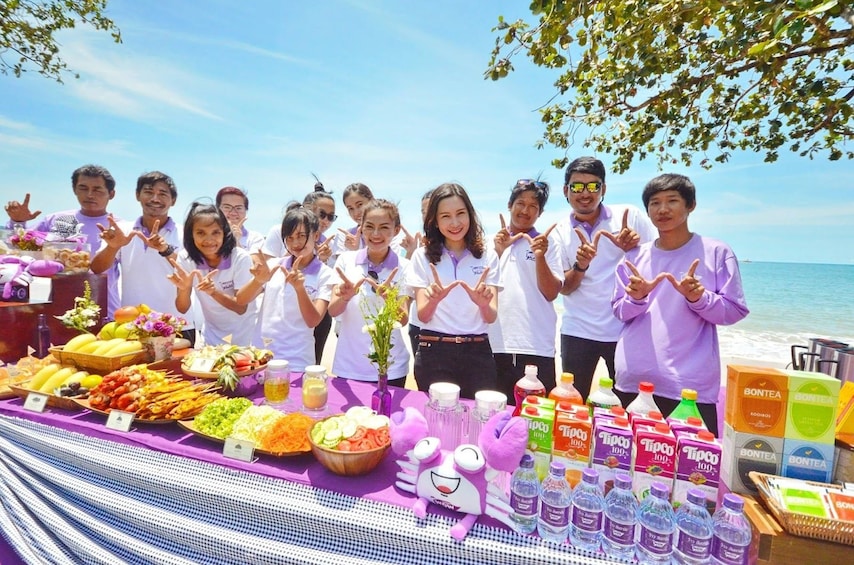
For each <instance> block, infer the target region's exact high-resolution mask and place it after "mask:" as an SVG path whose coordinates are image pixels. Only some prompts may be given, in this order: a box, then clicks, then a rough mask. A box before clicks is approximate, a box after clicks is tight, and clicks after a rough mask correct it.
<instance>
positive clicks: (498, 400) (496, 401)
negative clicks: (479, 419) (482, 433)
mask: <svg viewBox="0 0 854 565" xmlns="http://www.w3.org/2000/svg"><path fill="white" fill-rule="evenodd" d="M474 403H475V406H477V408H478V409H479V410H483V411H485V412H500V411H502V410H504V409H505V408H507V395H506V394H504V393H503V392H498V391H497V390H479V391H477V392H476V393H474Z"/></svg>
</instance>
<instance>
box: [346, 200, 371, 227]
mask: <svg viewBox="0 0 854 565" xmlns="http://www.w3.org/2000/svg"><path fill="white" fill-rule="evenodd" d="M367 203H368V199H367V198H365V197H364V196H362V195H361V194H359V193H357V192H353V193H351V194H349V195H348V196H347V197H346V198H344V206H346V207H347V213H348V214H350V217H351V218H353V221H354V222H356V223H357V224H358V223H361V221H362V206H364V205H365V204H367Z"/></svg>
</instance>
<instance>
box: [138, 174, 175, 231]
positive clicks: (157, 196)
mask: <svg viewBox="0 0 854 565" xmlns="http://www.w3.org/2000/svg"><path fill="white" fill-rule="evenodd" d="M136 199H137V201H139V203H140V205H141V206H142V215H143V217H145V218H150V219H160V220H162V221H165V220H166V218H168V217H169V209H170V208H171V207H172V206H174V205H175V201H176V200H177V198H176V197H173V196H172V192H171V191H170V190H169V185H168V184H166V183H165V182H164V181H157V182H155V183H154V184H151V185H146V186H143V187H142V189H141V190H140V191H139V193H138V194H137V195H136ZM161 225H162V223H161Z"/></svg>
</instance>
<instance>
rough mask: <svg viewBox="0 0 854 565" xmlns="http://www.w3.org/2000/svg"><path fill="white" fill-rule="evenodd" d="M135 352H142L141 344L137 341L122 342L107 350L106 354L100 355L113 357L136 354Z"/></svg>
mask: <svg viewBox="0 0 854 565" xmlns="http://www.w3.org/2000/svg"><path fill="white" fill-rule="evenodd" d="M137 351H142V343H141V342H139V341H137V340H127V341H125V340H122V341H121V343H118V344H116V345H114V346H113V347H111V348H110V349H108V350H107V352H106V353H102V355H106V356H107V357H115V356H116V355H124V354H126V353H136V352H137Z"/></svg>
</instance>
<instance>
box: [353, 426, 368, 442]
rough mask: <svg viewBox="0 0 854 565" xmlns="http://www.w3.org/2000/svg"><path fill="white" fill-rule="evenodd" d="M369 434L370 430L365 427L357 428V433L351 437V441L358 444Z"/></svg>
mask: <svg viewBox="0 0 854 565" xmlns="http://www.w3.org/2000/svg"><path fill="white" fill-rule="evenodd" d="M367 432H368V428H366V427H365V426H356V433H354V434H353V435H352V436H350V438H349V439H350V441H352V442H357V441H360V440H361V439H362V438H364V437H365V434H366V433H367Z"/></svg>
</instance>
